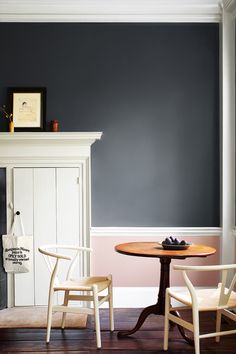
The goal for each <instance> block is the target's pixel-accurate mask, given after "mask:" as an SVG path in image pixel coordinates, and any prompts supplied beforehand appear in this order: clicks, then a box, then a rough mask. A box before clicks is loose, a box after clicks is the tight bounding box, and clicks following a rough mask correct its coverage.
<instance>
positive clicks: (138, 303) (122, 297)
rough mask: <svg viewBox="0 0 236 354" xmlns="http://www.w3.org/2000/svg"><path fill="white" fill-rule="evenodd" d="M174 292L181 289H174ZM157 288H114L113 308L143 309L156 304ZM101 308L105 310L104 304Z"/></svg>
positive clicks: (105, 304) (106, 305) (105, 305)
mask: <svg viewBox="0 0 236 354" xmlns="http://www.w3.org/2000/svg"><path fill="white" fill-rule="evenodd" d="M174 289H175V290H176V291H178V290H181V289H183V287H175V288H174ZM158 291H159V288H158V287H145V288H144V287H114V288H113V306H114V308H143V307H147V306H149V305H153V304H155V303H156V302H157V297H158ZM102 307H104V308H107V307H108V304H107V303H104V304H103V305H102Z"/></svg>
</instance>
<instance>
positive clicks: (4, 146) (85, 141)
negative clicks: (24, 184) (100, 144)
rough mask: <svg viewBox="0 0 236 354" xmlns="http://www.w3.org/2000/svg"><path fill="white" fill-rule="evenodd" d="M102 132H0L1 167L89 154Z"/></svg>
mask: <svg viewBox="0 0 236 354" xmlns="http://www.w3.org/2000/svg"><path fill="white" fill-rule="evenodd" d="M101 136H102V133H101V132H79V133H78V132H58V133H51V132H15V133H0V161H1V164H2V163H4V162H6V163H9V162H10V161H9V159H10V160H11V162H12V160H14V159H16V160H21V159H32V158H35V159H40V158H42V159H44V158H48V159H53V158H56V157H58V158H60V159H65V158H69V159H74V158H76V157H78V156H80V157H86V156H89V155H90V148H91V145H92V144H93V143H94V142H95V141H96V140H100V139H101Z"/></svg>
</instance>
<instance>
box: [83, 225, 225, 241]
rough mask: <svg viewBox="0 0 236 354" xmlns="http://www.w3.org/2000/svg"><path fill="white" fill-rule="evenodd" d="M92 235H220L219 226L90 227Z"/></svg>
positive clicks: (146, 236)
mask: <svg viewBox="0 0 236 354" xmlns="http://www.w3.org/2000/svg"><path fill="white" fill-rule="evenodd" d="M90 234H91V236H92V237H124V236H129V237H137V236H139V237H145V238H148V237H156V236H157V237H158V236H159V237H166V236H170V235H172V236H175V237H182V236H191V237H194V236H221V234H222V230H221V228H220V227H92V228H91V233H90Z"/></svg>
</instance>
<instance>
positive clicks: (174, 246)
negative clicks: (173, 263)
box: [161, 243, 191, 251]
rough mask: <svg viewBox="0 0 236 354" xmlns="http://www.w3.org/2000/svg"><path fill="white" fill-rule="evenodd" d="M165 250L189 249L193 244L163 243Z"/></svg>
mask: <svg viewBox="0 0 236 354" xmlns="http://www.w3.org/2000/svg"><path fill="white" fill-rule="evenodd" d="M161 245H162V247H163V248H164V250H175V251H176V250H177V251H178V250H187V249H188V248H189V246H191V243H187V244H186V245H167V244H166V243H164V244H163V243H162V244H161Z"/></svg>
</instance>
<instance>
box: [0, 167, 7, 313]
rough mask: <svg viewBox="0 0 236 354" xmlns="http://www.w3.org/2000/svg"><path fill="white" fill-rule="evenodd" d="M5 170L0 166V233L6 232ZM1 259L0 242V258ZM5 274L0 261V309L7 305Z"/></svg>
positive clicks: (0, 248)
mask: <svg viewBox="0 0 236 354" xmlns="http://www.w3.org/2000/svg"><path fill="white" fill-rule="evenodd" d="M5 185H6V171H5V169H4V168H0V235H2V234H5V233H6V188H5ZM1 259H2V243H1V242H0V260H1ZM6 283H7V275H6V273H5V271H4V269H3V265H2V261H0V309H2V308H5V307H6V306H7V287H6Z"/></svg>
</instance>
